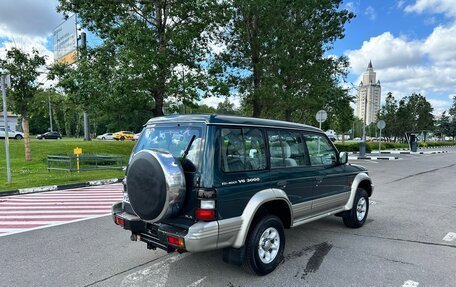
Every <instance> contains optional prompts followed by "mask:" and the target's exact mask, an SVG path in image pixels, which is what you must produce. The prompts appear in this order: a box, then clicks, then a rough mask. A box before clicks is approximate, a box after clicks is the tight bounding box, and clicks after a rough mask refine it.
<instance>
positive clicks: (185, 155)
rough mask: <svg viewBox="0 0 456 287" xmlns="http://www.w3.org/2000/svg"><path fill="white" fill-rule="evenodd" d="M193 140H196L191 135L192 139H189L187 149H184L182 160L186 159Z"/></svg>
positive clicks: (194, 136)
mask: <svg viewBox="0 0 456 287" xmlns="http://www.w3.org/2000/svg"><path fill="white" fill-rule="evenodd" d="M195 138H196V135H193V136H192V138H191V139H190V142H189V143H188V145H187V148H186V149H185V151H184V154H183V155H182V159H183V160H184V159H185V158H186V157H187V155H188V152H189V151H190V147H191V146H192V144H193V141H194V140H195Z"/></svg>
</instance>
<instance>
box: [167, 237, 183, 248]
mask: <svg viewBox="0 0 456 287" xmlns="http://www.w3.org/2000/svg"><path fill="white" fill-rule="evenodd" d="M168 243H169V244H171V245H174V246H177V247H184V239H183V238H180V237H175V236H170V235H168Z"/></svg>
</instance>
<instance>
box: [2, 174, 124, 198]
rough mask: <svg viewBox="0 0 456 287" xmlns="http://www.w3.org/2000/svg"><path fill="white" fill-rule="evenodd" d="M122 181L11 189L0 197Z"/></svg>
mask: <svg viewBox="0 0 456 287" xmlns="http://www.w3.org/2000/svg"><path fill="white" fill-rule="evenodd" d="M122 180H123V178H110V179H102V180H92V181H87V182H76V183H68V184H61V185H48V186H39V187H30V188H19V189H13V190H5V191H0V197H2V196H8V195H20V194H27V193H39V192H47V191H55V190H64V189H71V188H80V187H87V186H97V185H106V184H113V183H117V182H122Z"/></svg>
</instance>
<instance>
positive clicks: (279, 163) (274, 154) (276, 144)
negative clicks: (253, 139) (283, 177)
mask: <svg viewBox="0 0 456 287" xmlns="http://www.w3.org/2000/svg"><path fill="white" fill-rule="evenodd" d="M268 140H269V154H270V159H271V168H277V167H285V162H284V160H283V150H282V143H281V141H280V133H279V131H276V130H272V131H268Z"/></svg>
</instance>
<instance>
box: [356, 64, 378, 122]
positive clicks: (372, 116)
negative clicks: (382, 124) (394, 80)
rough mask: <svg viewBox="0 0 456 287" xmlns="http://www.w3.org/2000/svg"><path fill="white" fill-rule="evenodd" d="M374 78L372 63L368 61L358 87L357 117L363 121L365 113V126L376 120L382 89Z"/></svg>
mask: <svg viewBox="0 0 456 287" xmlns="http://www.w3.org/2000/svg"><path fill="white" fill-rule="evenodd" d="M376 76H377V75H376V73H375V72H374V68H372V61H369V65H368V66H367V70H366V71H365V72H364V74H363V80H362V82H361V83H359V86H358V88H359V89H358V108H357V116H358V118H359V119H360V120H362V121H364V113H365V112H366V125H369V124H370V123H372V122H375V121H376V120H377V113H378V111H379V110H380V102H381V97H382V96H381V92H382V87H381V86H380V81H376V80H377V79H376ZM366 99H367V103H366V102H365V101H366Z"/></svg>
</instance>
